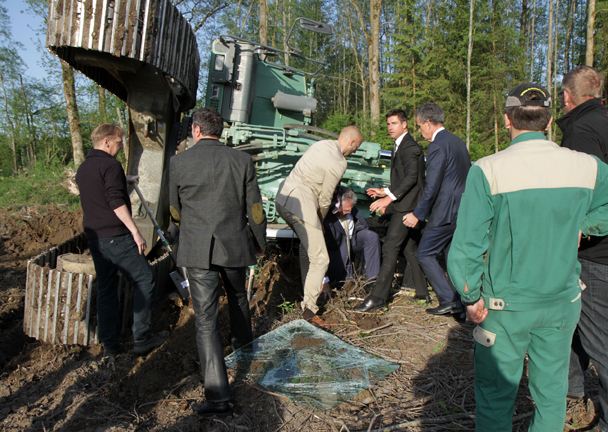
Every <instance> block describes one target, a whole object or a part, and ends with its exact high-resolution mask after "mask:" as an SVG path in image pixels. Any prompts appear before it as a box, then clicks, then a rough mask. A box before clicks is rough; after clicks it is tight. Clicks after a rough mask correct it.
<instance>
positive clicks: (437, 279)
mask: <svg viewBox="0 0 608 432" xmlns="http://www.w3.org/2000/svg"><path fill="white" fill-rule="evenodd" d="M443 119H444V114H443V110H442V109H441V108H440V107H439V105H437V104H434V103H425V104H422V105H421V106H420V107H419V108H418V109H417V110H416V123H417V125H418V131H419V132H420V133H421V134H422V136H423V137H424V139H425V140H427V141H430V144H429V147H428V149H427V158H426V168H427V170H426V186H425V188H424V194H423V195H422V199H421V200H420V202H419V203H418V205H417V206H416V209H415V210H414V211H413V212H412V213H408V214H407V215H405V216H404V217H403V223H404V225H405V226H408V227H410V228H413V227H415V226H417V225H418V222H419V221H421V220H424V219H425V218H426V217H427V215H428V216H429V219H428V222H427V224H426V228H425V229H424V231H423V233H422V239H421V240H420V245H419V246H418V252H417V253H416V256H417V257H418V261H419V262H420V265H421V266H422V269H423V270H424V273H425V274H426V277H427V278H428V280H429V283H430V284H431V286H432V287H433V290H434V291H435V294H437V299H438V300H439V306H437V307H434V308H428V309H427V310H426V311H427V312H428V313H430V314H434V315H444V314H448V313H453V314H461V313H463V312H464V309H463V308H462V305H461V304H460V300H459V298H458V294H457V293H456V289H455V288H454V286H453V285H452V282H451V281H450V279H449V278H448V277H447V276H446V273H445V271H444V270H443V268H442V267H441V266H440V265H439V262H438V261H437V255H439V253H440V252H441V251H442V250H444V249H445V250H446V252H445V256H446V257H447V255H448V252H449V250H450V244H451V242H452V236H453V235H454V230H455V229H456V217H457V216H458V207H459V206H460V198H461V197H462V193H463V192H464V186H465V182H466V179H467V174H468V172H469V168H470V167H471V159H470V157H469V152H468V150H467V147H466V145H465V144H464V142H463V141H462V140H461V139H460V138H459V137H457V136H456V135H454V134H452V133H450V132H448V131H447V130H445V128H444V127H443Z"/></svg>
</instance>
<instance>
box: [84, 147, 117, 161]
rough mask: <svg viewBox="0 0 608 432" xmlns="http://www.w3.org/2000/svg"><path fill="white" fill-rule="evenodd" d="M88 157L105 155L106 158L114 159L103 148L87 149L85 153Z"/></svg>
mask: <svg viewBox="0 0 608 432" xmlns="http://www.w3.org/2000/svg"><path fill="white" fill-rule="evenodd" d="M90 157H107V158H110V159H116V158H115V157H114V156H112V155H111V154H110V153H108V152H105V151H103V150H99V149H91V150H89V151H88V153H87V158H90Z"/></svg>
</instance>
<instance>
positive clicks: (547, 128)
mask: <svg viewBox="0 0 608 432" xmlns="http://www.w3.org/2000/svg"><path fill="white" fill-rule="evenodd" d="M551 123H553V116H551V118H550V119H549V123H547V127H546V128H545V130H549V128H550V127H551Z"/></svg>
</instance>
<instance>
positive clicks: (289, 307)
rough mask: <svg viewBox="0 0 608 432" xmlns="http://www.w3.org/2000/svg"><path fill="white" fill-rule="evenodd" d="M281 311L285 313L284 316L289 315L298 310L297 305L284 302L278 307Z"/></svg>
mask: <svg viewBox="0 0 608 432" xmlns="http://www.w3.org/2000/svg"><path fill="white" fill-rule="evenodd" d="M278 308H279V309H281V311H282V312H283V315H287V314H290V313H292V312H293V311H295V310H296V305H295V304H294V303H293V302H290V301H284V302H283V303H281V304H280V305H279V306H278Z"/></svg>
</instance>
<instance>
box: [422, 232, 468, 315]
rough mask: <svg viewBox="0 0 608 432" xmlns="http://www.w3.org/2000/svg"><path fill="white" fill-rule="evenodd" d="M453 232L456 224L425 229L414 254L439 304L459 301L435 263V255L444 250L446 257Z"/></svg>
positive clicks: (446, 278)
mask: <svg viewBox="0 0 608 432" xmlns="http://www.w3.org/2000/svg"><path fill="white" fill-rule="evenodd" d="M455 230H456V222H454V223H451V224H449V225H443V226H439V227H426V228H425V230H424V231H422V239H421V240H420V244H419V245H418V251H417V252H416V258H418V262H419V263H420V267H422V270H423V271H424V274H425V275H426V278H427V279H428V280H429V283H430V284H431V286H432V287H433V291H435V294H437V299H438V300H439V303H440V304H444V303H451V302H454V301H456V300H459V297H458V294H457V293H456V288H454V285H452V281H450V278H449V277H447V276H446V274H445V271H444V270H443V268H441V265H439V262H438V261H437V255H439V254H440V253H441V251H442V250H444V249H445V256H446V257H447V256H448V253H449V252H450V246H451V245H452V237H453V236H454V231H455Z"/></svg>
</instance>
